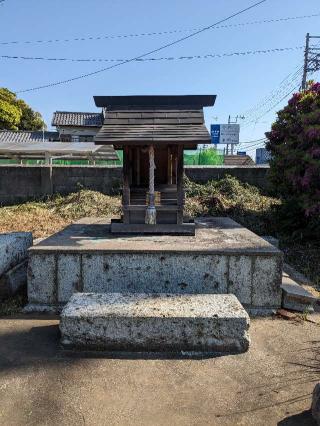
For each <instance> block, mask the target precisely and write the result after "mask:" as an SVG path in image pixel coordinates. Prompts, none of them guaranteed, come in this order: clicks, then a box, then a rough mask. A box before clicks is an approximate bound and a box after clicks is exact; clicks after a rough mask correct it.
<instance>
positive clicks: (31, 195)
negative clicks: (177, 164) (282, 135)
mask: <svg viewBox="0 0 320 426" xmlns="http://www.w3.org/2000/svg"><path fill="white" fill-rule="evenodd" d="M268 169H269V167H268V166H263V167H252V166H243V167H231V166H230V167H226V166H187V167H186V168H185V172H186V175H187V176H188V177H189V178H190V179H192V180H194V181H195V182H198V183H205V182H208V181H209V180H215V179H222V178H223V177H225V176H226V175H232V176H235V177H236V178H238V179H239V180H241V181H242V182H248V183H250V184H251V185H256V186H258V187H260V188H262V189H267V188H268V180H267V172H268ZM50 175H51V179H50ZM121 179H122V167H119V166H108V167H99V166H53V167H52V171H51V172H50V167H48V166H23V165H0V204H2V205H9V204H14V203H19V202H22V201H27V200H31V199H39V198H41V197H45V196H46V195H50V194H54V193H60V194H69V193H71V192H75V191H77V190H78V189H79V187H81V186H82V187H85V188H87V189H92V190H95V191H100V192H103V193H105V194H112V193H115V192H117V191H118V190H119V188H120V185H121Z"/></svg>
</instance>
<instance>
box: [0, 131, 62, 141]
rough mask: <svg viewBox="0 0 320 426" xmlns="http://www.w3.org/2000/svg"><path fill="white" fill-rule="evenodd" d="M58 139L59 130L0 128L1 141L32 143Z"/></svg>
mask: <svg viewBox="0 0 320 426" xmlns="http://www.w3.org/2000/svg"><path fill="white" fill-rule="evenodd" d="M43 139H44V140H45V141H46V142H49V141H58V140H59V133H58V132H47V131H45V132H42V131H21V130H17V131H15V130H0V143H1V142H9V143H28V142H29V143H30V142H42V141H43Z"/></svg>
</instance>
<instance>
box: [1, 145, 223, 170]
mask: <svg viewBox="0 0 320 426" xmlns="http://www.w3.org/2000/svg"><path fill="white" fill-rule="evenodd" d="M117 154H118V157H119V160H116V161H115V160H96V161H95V163H94V164H95V165H97V166H110V165H114V166H122V164H123V151H117ZM223 159H224V156H223V154H221V153H219V151H217V150H216V149H214V148H207V149H199V150H190V151H189V150H188V151H184V164H185V165H186V166H206V165H207V166H215V165H221V164H223ZM0 164H24V165H28V166H31V165H40V164H45V160H28V159H22V160H21V161H20V160H4V159H0ZM52 164H54V165H60V166H89V165H93V162H92V160H63V159H56V160H53V161H52Z"/></svg>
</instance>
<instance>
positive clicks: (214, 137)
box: [211, 124, 240, 144]
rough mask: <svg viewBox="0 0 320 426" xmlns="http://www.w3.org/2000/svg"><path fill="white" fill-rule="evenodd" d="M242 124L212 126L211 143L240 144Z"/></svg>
mask: <svg viewBox="0 0 320 426" xmlns="http://www.w3.org/2000/svg"><path fill="white" fill-rule="evenodd" d="M239 135H240V124H212V125H211V141H212V143H214V144H218V143H222V144H238V143H239Z"/></svg>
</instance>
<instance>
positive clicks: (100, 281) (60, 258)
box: [27, 218, 282, 314]
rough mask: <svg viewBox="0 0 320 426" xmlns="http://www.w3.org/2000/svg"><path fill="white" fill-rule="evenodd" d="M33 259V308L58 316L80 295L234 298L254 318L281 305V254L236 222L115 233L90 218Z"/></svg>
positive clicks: (37, 249) (44, 245) (45, 244)
mask: <svg viewBox="0 0 320 426" xmlns="http://www.w3.org/2000/svg"><path fill="white" fill-rule="evenodd" d="M29 256H30V261H29V270H28V297H29V306H28V307H27V310H29V311H43V310H44V311H48V310H55V311H57V310H59V309H61V307H62V306H63V305H64V304H65V303H67V302H68V301H69V299H70V297H71V296H72V294H73V293H75V292H87V293H112V292H115V293H175V294H227V293H233V294H235V295H236V296H237V298H238V299H239V301H240V303H241V304H242V305H243V306H244V307H245V308H246V309H247V310H248V311H249V312H250V313H253V314H265V313H270V312H271V311H272V310H273V309H276V308H279V307H280V305H281V290H280V285H281V271H282V253H281V251H280V250H278V249H277V248H276V247H274V246H272V245H271V244H269V243H268V242H266V241H264V240H263V239H262V238H259V237H258V236H257V235H255V234H254V233H252V232H250V231H249V230H247V229H245V228H243V227H242V226H241V225H239V224H237V223H236V222H234V221H233V220H231V219H229V218H205V219H200V220H199V219H198V220H197V221H196V232H195V236H172V235H166V236H161V235H158V236H153V235H150V236H149V235H134V236H133V235H124V236H115V235H112V234H111V232H110V223H107V222H106V221H105V220H104V219H92V218H91V219H90V218H88V219H85V220H82V221H81V222H78V223H75V224H73V225H71V226H69V227H67V228H65V229H64V230H63V231H61V232H59V233H57V234H55V235H53V236H51V237H50V238H47V239H46V240H43V241H41V242H40V243H39V244H37V245H36V246H34V247H32V248H31V249H30V250H29Z"/></svg>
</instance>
